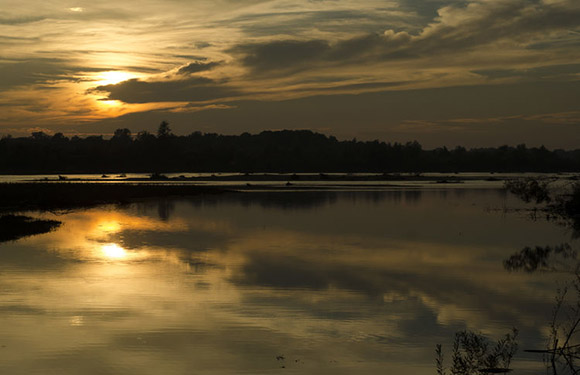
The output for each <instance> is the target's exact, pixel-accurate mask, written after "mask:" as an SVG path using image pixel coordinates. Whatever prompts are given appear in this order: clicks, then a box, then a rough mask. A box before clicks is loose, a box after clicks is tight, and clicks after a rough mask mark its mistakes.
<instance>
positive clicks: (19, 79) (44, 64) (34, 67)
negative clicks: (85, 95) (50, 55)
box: [0, 59, 71, 88]
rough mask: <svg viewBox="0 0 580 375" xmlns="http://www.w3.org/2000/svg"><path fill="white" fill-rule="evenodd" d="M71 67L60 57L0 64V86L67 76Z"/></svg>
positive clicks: (31, 82) (11, 85) (32, 82)
mask: <svg viewBox="0 0 580 375" xmlns="http://www.w3.org/2000/svg"><path fill="white" fill-rule="evenodd" d="M70 72H71V68H69V67H67V66H66V63H65V62H64V61H63V60H60V59H34V60H23V61H17V62H14V61H12V62H9V63H4V64H0V87H3V88H9V87H15V86H22V85H28V84H36V83H42V82H46V81H54V80H60V79H70V78H67V74H69V73H70Z"/></svg>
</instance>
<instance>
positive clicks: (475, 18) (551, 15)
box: [229, 0, 580, 72]
mask: <svg viewBox="0 0 580 375" xmlns="http://www.w3.org/2000/svg"><path fill="white" fill-rule="evenodd" d="M579 19H580V7H564V6H558V5H548V4H543V3H540V2H529V1H518V0H516V1H513V2H504V1H499V0H495V1H489V2H485V3H477V2H471V3H468V5H467V6H465V7H453V6H447V7H443V8H440V9H439V16H438V17H437V18H436V19H435V20H434V22H432V23H431V24H429V25H427V26H426V27H425V28H423V29H422V30H421V31H420V32H418V33H415V34H410V33H408V32H405V31H400V32H396V31H394V30H388V31H386V32H385V33H384V34H377V33H368V34H366V35H361V36H357V37H354V38H351V39H346V40H342V41H338V42H334V43H332V42H330V41H325V40H320V39H317V40H275V41H267V42H261V43H248V44H240V45H238V46H235V47H233V48H231V49H230V50H229V52H230V53H232V54H233V55H235V56H237V57H239V59H240V61H241V63H242V64H243V65H245V66H247V67H249V68H251V69H252V70H254V71H255V72H258V71H265V70H283V71H285V70H288V69H300V68H310V67H313V66H316V65H317V64H318V65H321V66H327V65H328V64H340V65H342V64H349V63H350V64H352V63H357V62H363V63H365V64H368V63H372V62H384V61H389V60H393V59H412V58H425V57H428V56H438V55H440V54H442V53H445V54H456V53H464V52H465V51H467V50H476V49H477V48H479V47H483V46H485V45H488V44H490V43H494V42H497V41H500V40H507V41H511V42H512V45H514V46H515V45H520V46H524V47H514V48H525V45H526V44H527V43H530V44H531V42H532V41H533V42H534V43H537V42H538V41H539V40H542V39H545V38H547V35H548V34H549V33H554V32H567V31H568V30H570V29H578V28H579V27H580V23H579V22H578V20H579ZM551 38H552V39H553V37H551ZM566 38H567V40H568V39H570V36H569V35H566ZM573 39H574V40H576V42H578V40H580V37H578V36H576V37H574V38H573ZM568 43H570V41H569V40H568Z"/></svg>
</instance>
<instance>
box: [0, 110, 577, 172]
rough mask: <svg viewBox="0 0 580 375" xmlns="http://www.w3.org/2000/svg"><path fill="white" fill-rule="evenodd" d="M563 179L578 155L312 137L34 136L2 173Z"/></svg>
mask: <svg viewBox="0 0 580 375" xmlns="http://www.w3.org/2000/svg"><path fill="white" fill-rule="evenodd" d="M466 171H470V172H560V171H562V172H564V171H580V149H578V150H574V151H564V150H553V151H549V150H547V149H546V148H544V147H539V148H528V147H526V146H525V145H519V146H517V147H509V146H502V147H498V148H477V149H471V150H467V149H465V148H463V147H456V148H454V149H447V148H446V147H443V148H437V149H434V150H423V148H422V147H421V145H420V144H419V143H418V142H416V141H414V142H408V143H405V144H401V143H397V142H395V143H386V142H379V141H377V140H375V141H365V142H362V141H357V140H356V139H353V140H348V141H339V140H337V139H336V138H335V137H332V136H325V135H323V134H319V133H314V132H312V131H308V130H299V131H290V130H283V131H264V132H261V133H259V134H248V133H243V134H241V135H237V136H232V135H218V134H215V133H205V134H203V133H201V132H198V131H197V132H194V133H192V134H190V135H187V136H176V135H173V134H172V133H171V129H170V127H169V124H168V123H166V122H163V123H161V125H160V126H159V130H158V132H157V134H151V133H149V132H146V131H142V132H139V133H137V134H136V135H133V134H132V133H131V131H130V130H129V129H117V130H116V131H115V133H114V135H113V137H112V138H110V139H105V138H103V136H88V137H85V138H81V137H77V136H74V137H72V138H69V137H66V136H64V135H63V134H62V133H57V134H55V135H52V136H50V135H47V134H45V133H42V132H37V133H33V134H32V135H31V136H30V137H22V138H12V137H10V136H8V137H4V138H2V139H0V173H3V174H9V173H81V172H84V173H121V172H144V173H151V172H162V173H169V172H377V173H382V172H466Z"/></svg>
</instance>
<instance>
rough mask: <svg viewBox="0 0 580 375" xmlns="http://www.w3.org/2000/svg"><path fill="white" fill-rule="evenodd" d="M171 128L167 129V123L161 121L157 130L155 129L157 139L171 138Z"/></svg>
mask: <svg viewBox="0 0 580 375" xmlns="http://www.w3.org/2000/svg"><path fill="white" fill-rule="evenodd" d="M171 135H172V134H171V128H170V127H169V123H168V122H167V121H161V124H159V128H158V129H157V137H158V138H167V137H169V136H171Z"/></svg>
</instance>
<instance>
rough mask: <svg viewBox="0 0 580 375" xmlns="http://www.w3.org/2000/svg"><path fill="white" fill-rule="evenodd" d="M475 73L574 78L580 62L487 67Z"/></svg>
mask: <svg viewBox="0 0 580 375" xmlns="http://www.w3.org/2000/svg"><path fill="white" fill-rule="evenodd" d="M473 73H476V74H479V75H482V76H485V77H487V78H490V79H497V78H510V77H524V78H530V79H549V80H574V78H575V76H577V75H578V74H580V64H564V65H548V66H541V67H536V68H531V69H486V70H474V71H473Z"/></svg>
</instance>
